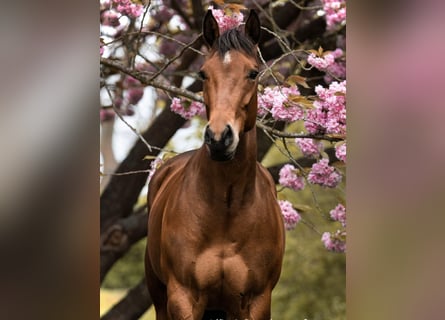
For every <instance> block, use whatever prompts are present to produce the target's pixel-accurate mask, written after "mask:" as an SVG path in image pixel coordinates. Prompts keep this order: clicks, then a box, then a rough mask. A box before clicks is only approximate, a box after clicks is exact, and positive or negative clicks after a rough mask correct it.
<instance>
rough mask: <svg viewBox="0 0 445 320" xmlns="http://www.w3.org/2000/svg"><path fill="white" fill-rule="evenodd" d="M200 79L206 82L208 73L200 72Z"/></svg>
mask: <svg viewBox="0 0 445 320" xmlns="http://www.w3.org/2000/svg"><path fill="white" fill-rule="evenodd" d="M198 77H199V78H200V79H201V80H206V79H207V75H206V73H205V72H204V71H202V70H201V71H199V72H198Z"/></svg>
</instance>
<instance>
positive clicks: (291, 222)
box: [278, 200, 301, 230]
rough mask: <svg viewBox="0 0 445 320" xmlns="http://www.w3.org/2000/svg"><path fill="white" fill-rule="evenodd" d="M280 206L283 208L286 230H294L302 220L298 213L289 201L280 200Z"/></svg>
mask: <svg viewBox="0 0 445 320" xmlns="http://www.w3.org/2000/svg"><path fill="white" fill-rule="evenodd" d="M278 204H279V205H280V208H281V214H282V215H283V219H284V227H285V228H286V230H292V229H294V228H295V226H296V225H297V223H298V222H299V221H300V220H301V217H300V215H299V214H298V212H297V211H296V210H295V209H294V208H293V207H292V203H290V202H289V201H287V200H278Z"/></svg>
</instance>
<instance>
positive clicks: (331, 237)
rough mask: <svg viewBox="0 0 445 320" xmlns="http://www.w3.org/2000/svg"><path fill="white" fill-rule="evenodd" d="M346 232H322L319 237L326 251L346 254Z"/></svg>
mask: <svg viewBox="0 0 445 320" xmlns="http://www.w3.org/2000/svg"><path fill="white" fill-rule="evenodd" d="M345 240H346V232H345V231H340V230H337V231H336V232H335V233H334V234H331V233H330V232H324V233H323V235H322V236H321V241H322V242H323V244H324V246H325V247H326V249H328V250H329V251H333V252H346V241H345Z"/></svg>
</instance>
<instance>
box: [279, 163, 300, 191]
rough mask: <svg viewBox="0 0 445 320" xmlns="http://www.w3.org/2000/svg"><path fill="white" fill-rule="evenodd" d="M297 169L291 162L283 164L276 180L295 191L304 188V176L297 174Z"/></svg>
mask: <svg viewBox="0 0 445 320" xmlns="http://www.w3.org/2000/svg"><path fill="white" fill-rule="evenodd" d="M297 171H298V170H297V169H296V168H295V167H294V166H293V165H291V164H285V165H284V166H283V167H282V168H281V170H280V173H279V176H280V178H279V180H278V182H279V183H280V184H281V185H282V186H283V187H288V188H291V189H294V190H296V191H298V190H301V189H303V188H304V178H303V177H301V176H298V175H297Z"/></svg>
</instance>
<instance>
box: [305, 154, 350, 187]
mask: <svg viewBox="0 0 445 320" xmlns="http://www.w3.org/2000/svg"><path fill="white" fill-rule="evenodd" d="M307 179H308V181H309V182H310V183H313V184H319V185H321V186H324V187H328V188H335V187H336V186H337V185H338V184H339V183H340V182H341V179H342V176H341V175H340V174H339V173H338V172H337V170H336V169H335V168H334V167H331V166H330V165H329V162H328V159H321V160H320V161H318V162H317V163H314V164H313V165H312V168H311V171H310V172H309V175H308V177H307Z"/></svg>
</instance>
